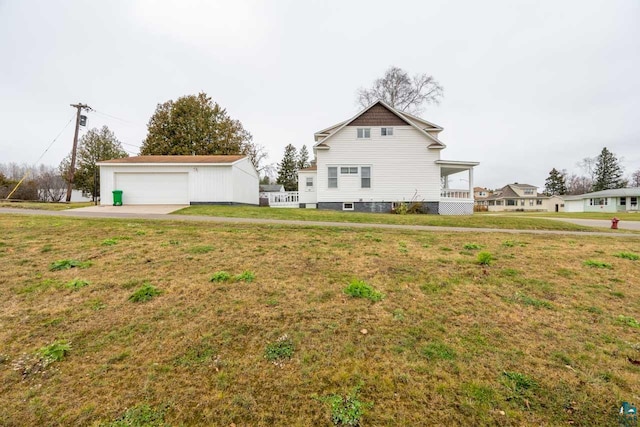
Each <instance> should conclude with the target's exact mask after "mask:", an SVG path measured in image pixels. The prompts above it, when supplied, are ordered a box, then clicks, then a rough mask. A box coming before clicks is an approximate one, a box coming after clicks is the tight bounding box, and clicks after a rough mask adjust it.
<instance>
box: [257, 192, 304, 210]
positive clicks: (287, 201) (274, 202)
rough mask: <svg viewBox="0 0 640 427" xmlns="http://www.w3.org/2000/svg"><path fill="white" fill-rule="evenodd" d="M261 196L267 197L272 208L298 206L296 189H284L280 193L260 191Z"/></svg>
mask: <svg viewBox="0 0 640 427" xmlns="http://www.w3.org/2000/svg"><path fill="white" fill-rule="evenodd" d="M260 197H261V198H267V199H269V206H270V207H272V208H298V207H300V202H299V200H300V199H299V197H298V192H297V191H285V192H281V193H260Z"/></svg>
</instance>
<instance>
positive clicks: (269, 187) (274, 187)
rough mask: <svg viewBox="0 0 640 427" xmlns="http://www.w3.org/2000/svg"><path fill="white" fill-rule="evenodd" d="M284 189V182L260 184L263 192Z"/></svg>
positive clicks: (275, 191) (276, 191)
mask: <svg viewBox="0 0 640 427" xmlns="http://www.w3.org/2000/svg"><path fill="white" fill-rule="evenodd" d="M282 191H284V185H282V184H260V192H261V193H279V192H282Z"/></svg>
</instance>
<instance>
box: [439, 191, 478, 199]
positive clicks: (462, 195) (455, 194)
mask: <svg viewBox="0 0 640 427" xmlns="http://www.w3.org/2000/svg"><path fill="white" fill-rule="evenodd" d="M470 194H471V192H470V191H469V190H450V189H446V190H441V191H440V197H442V198H445V199H470V198H471V197H469V195H470Z"/></svg>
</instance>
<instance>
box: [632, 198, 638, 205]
mask: <svg viewBox="0 0 640 427" xmlns="http://www.w3.org/2000/svg"><path fill="white" fill-rule="evenodd" d="M637 205H638V198H637V197H632V198H631V206H637Z"/></svg>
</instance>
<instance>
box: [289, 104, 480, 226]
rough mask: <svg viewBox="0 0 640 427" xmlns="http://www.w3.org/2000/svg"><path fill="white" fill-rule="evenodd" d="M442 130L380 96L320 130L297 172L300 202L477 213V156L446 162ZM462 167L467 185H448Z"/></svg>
mask: <svg viewBox="0 0 640 427" xmlns="http://www.w3.org/2000/svg"><path fill="white" fill-rule="evenodd" d="M441 131H442V128H441V127H440V126H438V125H435V124H433V123H430V122H428V121H426V120H423V119H421V118H418V117H416V116H413V115H411V114H407V113H404V112H401V111H398V110H396V109H394V108H392V107H390V106H389V105H387V104H386V103H384V102H382V101H378V102H376V103H374V104H373V105H371V106H369V107H367V108H366V109H364V110H363V111H361V112H359V113H358V114H356V115H355V116H354V117H352V118H350V119H348V120H346V121H343V122H340V123H338V124H336V125H333V126H331V127H328V128H326V129H323V130H321V131H319V132H317V133H316V134H315V141H316V143H315V145H314V146H313V152H314V154H315V156H316V160H315V164H314V165H313V166H312V167H310V168H306V169H301V170H300V171H299V172H298V194H299V202H300V207H304V208H318V209H333V210H346V211H359V212H389V211H391V210H392V208H393V207H394V206H396V204H398V203H400V202H412V201H415V202H422V203H423V205H422V206H423V211H424V210H426V211H427V212H429V213H436V214H471V213H473V168H474V166H477V165H478V162H462V161H450V160H441V158H440V152H441V151H442V150H443V149H444V148H445V147H446V146H445V144H444V143H443V142H442V141H441V140H440V139H439V134H440V132H441ZM458 173H464V175H465V178H464V180H465V181H467V182H468V188H464V189H450V188H448V187H449V185H448V183H449V176H450V175H455V174H458Z"/></svg>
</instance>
